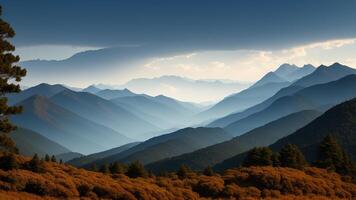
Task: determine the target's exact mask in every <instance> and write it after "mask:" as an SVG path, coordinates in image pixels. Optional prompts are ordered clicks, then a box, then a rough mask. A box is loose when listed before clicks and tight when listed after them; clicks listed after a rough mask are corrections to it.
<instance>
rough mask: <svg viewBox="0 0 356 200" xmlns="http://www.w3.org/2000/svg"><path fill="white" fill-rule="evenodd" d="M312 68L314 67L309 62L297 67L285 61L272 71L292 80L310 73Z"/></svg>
mask: <svg viewBox="0 0 356 200" xmlns="http://www.w3.org/2000/svg"><path fill="white" fill-rule="evenodd" d="M314 70H315V67H314V66H313V65H310V64H307V65H304V66H303V67H298V66H296V65H290V64H287V63H285V64H282V65H281V66H280V67H278V69H276V70H275V71H274V73H275V74H277V75H278V76H279V77H281V78H283V79H285V80H287V81H290V82H292V81H294V80H297V79H300V78H302V77H304V76H306V75H308V74H310V73H312V72H313V71H314Z"/></svg>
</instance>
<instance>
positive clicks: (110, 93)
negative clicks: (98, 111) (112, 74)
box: [95, 89, 137, 100]
mask: <svg viewBox="0 0 356 200" xmlns="http://www.w3.org/2000/svg"><path fill="white" fill-rule="evenodd" d="M95 94H96V95H97V96H99V97H101V98H103V99H107V100H110V99H114V98H120V97H129V96H135V95H137V94H135V93H133V92H131V91H130V90H128V89H123V90H111V89H105V90H100V91H98V92H96V93H95Z"/></svg>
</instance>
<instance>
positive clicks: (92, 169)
mask: <svg viewBox="0 0 356 200" xmlns="http://www.w3.org/2000/svg"><path fill="white" fill-rule="evenodd" d="M91 171H93V172H97V171H98V167H97V166H96V164H93V165H92V166H91Z"/></svg>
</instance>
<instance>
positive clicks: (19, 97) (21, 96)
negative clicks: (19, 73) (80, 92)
mask: <svg viewBox="0 0 356 200" xmlns="http://www.w3.org/2000/svg"><path fill="white" fill-rule="evenodd" d="M64 90H68V89H67V88H66V87H64V86H63V85H59V84H56V85H50V84H47V83H41V84H39V85H36V86H34V87H30V88H28V89H26V90H24V91H21V92H20V93H16V94H10V95H8V98H9V102H10V103H11V104H16V103H18V102H20V101H23V100H25V99H27V98H29V97H31V96H33V95H40V96H44V97H52V96H53V95H55V94H58V93H59V92H62V91H64Z"/></svg>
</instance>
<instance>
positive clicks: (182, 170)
mask: <svg viewBox="0 0 356 200" xmlns="http://www.w3.org/2000/svg"><path fill="white" fill-rule="evenodd" d="M189 172H190V169H189V167H188V166H186V165H185V164H182V165H181V166H180V167H179V169H178V171H177V176H178V178H180V179H185V178H187V177H188V173H189Z"/></svg>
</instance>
